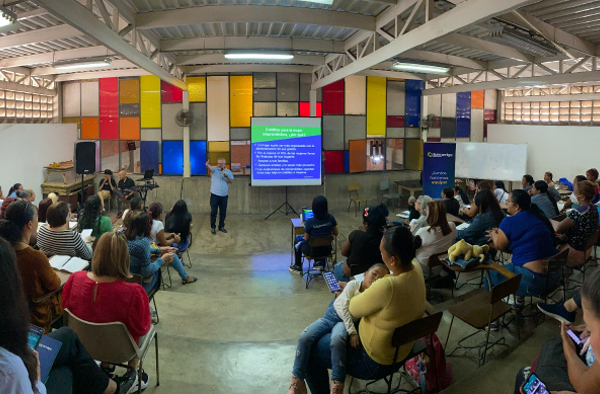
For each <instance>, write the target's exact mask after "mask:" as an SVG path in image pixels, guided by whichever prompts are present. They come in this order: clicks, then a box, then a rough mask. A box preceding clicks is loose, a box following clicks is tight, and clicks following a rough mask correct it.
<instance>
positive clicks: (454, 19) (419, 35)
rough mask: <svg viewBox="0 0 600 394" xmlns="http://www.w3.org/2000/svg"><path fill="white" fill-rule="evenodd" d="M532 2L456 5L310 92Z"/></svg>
mask: <svg viewBox="0 0 600 394" xmlns="http://www.w3.org/2000/svg"><path fill="white" fill-rule="evenodd" d="M534 1H535V0H503V1H498V0H471V1H468V2H467V1H466V2H463V3H460V4H458V5H457V6H456V7H455V8H453V9H452V10H450V11H448V12H445V13H443V14H442V15H440V16H438V17H437V18H435V19H433V20H431V21H429V22H428V23H425V24H423V25H421V26H419V27H417V28H415V29H414V30H411V31H409V32H408V33H406V34H404V35H401V36H399V37H398V38H396V39H395V40H393V41H391V42H390V43H389V44H387V45H385V46H383V47H381V48H379V49H377V50H375V51H374V52H372V53H370V54H368V55H366V56H364V57H362V58H360V59H357V60H356V61H354V62H352V63H350V64H349V65H347V66H345V67H343V68H341V69H339V70H337V71H334V72H332V73H331V74H329V75H327V76H325V77H323V78H321V79H319V80H317V81H316V82H314V83H313V84H312V85H311V88H312V89H317V88H320V87H323V86H326V85H329V84H330V83H332V82H335V81H338V80H340V79H343V78H346V77H348V76H350V75H352V74H356V73H357V72H360V71H362V70H365V69H367V68H370V67H372V66H374V65H376V64H379V63H381V62H384V61H387V60H389V59H391V58H394V57H396V56H398V55H400V54H402V53H404V52H406V51H409V50H411V49H415V48H417V47H419V46H420V45H423V44H426V43H428V42H431V41H434V40H439V39H440V38H442V37H444V36H446V35H448V34H450V33H453V32H455V31H457V30H460V29H462V28H465V27H467V26H470V25H473V24H475V23H479V22H482V21H485V20H487V19H489V18H491V17H494V16H496V15H499V14H502V13H505V12H508V11H511V10H513V9H515V8H518V7H522V6H524V5H527V4H530V3H533V2H534Z"/></svg>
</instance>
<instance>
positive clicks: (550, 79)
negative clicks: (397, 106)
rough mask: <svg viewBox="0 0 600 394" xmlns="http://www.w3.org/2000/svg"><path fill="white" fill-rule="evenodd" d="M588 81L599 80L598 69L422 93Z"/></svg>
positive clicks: (427, 90)
mask: <svg viewBox="0 0 600 394" xmlns="http://www.w3.org/2000/svg"><path fill="white" fill-rule="evenodd" d="M589 81H600V71H589V72H580V73H574V74H556V75H544V76H541V77H524V78H516V79H503V80H498V81H491V82H479V83H469V84H466V85H456V86H449V87H445V88H433V89H425V90H423V94H424V95H426V96H428V95H432V94H446V93H458V92H470V91H473V90H487V89H506V88H524V87H526V86H539V85H552V84H569V83H581V82H589ZM540 97H544V96H540Z"/></svg>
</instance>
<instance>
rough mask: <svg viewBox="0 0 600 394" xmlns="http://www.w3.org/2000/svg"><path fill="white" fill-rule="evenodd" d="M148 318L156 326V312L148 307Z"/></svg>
mask: <svg viewBox="0 0 600 394" xmlns="http://www.w3.org/2000/svg"><path fill="white" fill-rule="evenodd" d="M150 316H151V319H152V324H157V323H158V313H156V311H155V310H154V309H152V307H150Z"/></svg>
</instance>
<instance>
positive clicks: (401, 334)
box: [350, 312, 443, 394]
mask: <svg viewBox="0 0 600 394" xmlns="http://www.w3.org/2000/svg"><path fill="white" fill-rule="evenodd" d="M442 316H443V312H437V313H435V314H433V315H430V316H425V317H422V318H420V319H418V320H415V321H412V322H410V323H407V324H405V325H403V326H401V327H398V328H396V329H395V330H394V334H393V336H392V344H391V345H392V347H393V348H394V349H395V352H394V362H393V363H392V365H391V366H390V372H388V373H386V374H385V375H382V376H377V377H375V379H373V380H371V381H369V383H367V384H366V386H365V389H364V391H363V390H361V391H360V392H361V393H362V392H365V391H366V392H367V393H371V394H375V393H373V392H372V391H370V389H369V386H371V385H373V384H375V383H376V382H379V381H380V380H384V381H385V382H386V383H387V385H388V389H387V394H391V393H397V392H401V391H405V392H408V390H403V389H400V385H401V384H402V378H403V377H404V376H405V370H404V365H405V363H406V362H407V361H408V360H410V359H411V358H413V357H415V356H416V355H418V354H419V353H421V352H426V351H427V345H426V344H425V342H424V341H422V340H421V338H425V337H433V334H435V332H436V331H437V330H438V328H439V326H440V322H441V321H442ZM431 339H433V338H431ZM411 342H415V343H414V344H413V347H412V349H411V350H410V352H409V353H408V355H407V356H406V357H405V358H404V359H402V360H398V351H399V350H400V347H402V346H403V345H406V344H408V343H411ZM431 343H433V340H432V341H431ZM429 357H430V358H431V359H432V360H435V355H434V354H430V355H429ZM430 365H432V366H433V367H435V361H434V362H432V363H431V364H430ZM396 373H399V374H400V379H399V380H398V385H397V386H396V387H395V388H393V389H392V380H393V379H394V374H396ZM435 375H436V376H437V374H435ZM352 380H354V377H353V378H352ZM413 391H415V390H413ZM411 392H412V391H411ZM350 393H352V383H350ZM355 394H358V393H355Z"/></svg>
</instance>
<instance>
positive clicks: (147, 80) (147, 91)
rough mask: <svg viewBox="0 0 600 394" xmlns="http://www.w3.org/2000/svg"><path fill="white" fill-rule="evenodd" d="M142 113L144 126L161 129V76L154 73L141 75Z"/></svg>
mask: <svg viewBox="0 0 600 394" xmlns="http://www.w3.org/2000/svg"><path fill="white" fill-rule="evenodd" d="M140 90H141V95H140V114H141V118H142V119H141V124H142V128H152V129H160V128H161V127H162V124H161V117H160V78H158V77H155V76H154V75H142V76H141V77H140Z"/></svg>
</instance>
